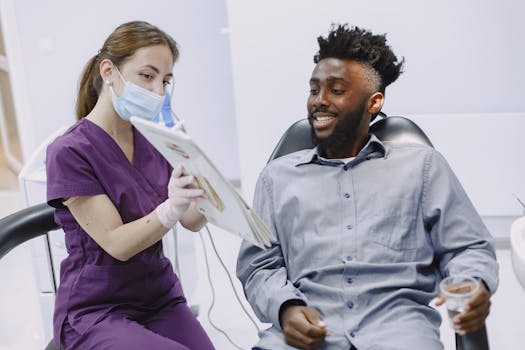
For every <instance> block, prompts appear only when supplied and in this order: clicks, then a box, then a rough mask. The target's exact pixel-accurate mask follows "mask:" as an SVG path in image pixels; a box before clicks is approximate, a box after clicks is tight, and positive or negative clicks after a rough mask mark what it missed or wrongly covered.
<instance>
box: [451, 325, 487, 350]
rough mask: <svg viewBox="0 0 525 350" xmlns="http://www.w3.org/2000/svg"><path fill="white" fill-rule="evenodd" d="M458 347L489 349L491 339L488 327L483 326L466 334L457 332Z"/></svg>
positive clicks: (458, 348) (472, 349)
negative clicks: (488, 334)
mask: <svg viewBox="0 0 525 350" xmlns="http://www.w3.org/2000/svg"><path fill="white" fill-rule="evenodd" d="M456 349H457V350H489V340H488V337H487V328H486V327H485V325H483V327H482V328H481V329H480V330H478V331H476V332H472V333H468V334H466V335H463V336H461V335H459V334H457V333H456Z"/></svg>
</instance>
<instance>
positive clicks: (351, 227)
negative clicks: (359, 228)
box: [346, 225, 354, 230]
mask: <svg viewBox="0 0 525 350" xmlns="http://www.w3.org/2000/svg"><path fill="white" fill-rule="evenodd" d="M346 228H347V229H348V230H351V229H353V228H354V227H353V226H352V225H346Z"/></svg>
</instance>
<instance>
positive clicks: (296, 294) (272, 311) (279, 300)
mask: <svg viewBox="0 0 525 350" xmlns="http://www.w3.org/2000/svg"><path fill="white" fill-rule="evenodd" d="M291 300H297V303H301V302H302V304H298V305H305V306H306V305H307V304H308V302H307V301H308V299H307V298H306V297H305V296H304V294H303V293H301V292H300V291H299V290H298V289H295V290H294V291H290V290H281V291H279V292H278V293H276V294H274V296H273V297H272V298H271V299H270V302H269V316H270V317H269V318H270V321H271V322H272V325H273V326H274V327H275V328H277V329H278V330H280V331H282V330H283V329H282V327H281V322H280V319H279V315H280V311H281V306H282V305H283V304H284V303H286V302H288V301H291ZM294 302H295V301H294Z"/></svg>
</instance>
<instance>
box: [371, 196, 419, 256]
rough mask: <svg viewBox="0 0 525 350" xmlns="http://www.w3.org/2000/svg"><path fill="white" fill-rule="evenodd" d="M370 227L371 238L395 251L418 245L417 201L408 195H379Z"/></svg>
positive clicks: (412, 248) (408, 249)
mask: <svg viewBox="0 0 525 350" xmlns="http://www.w3.org/2000/svg"><path fill="white" fill-rule="evenodd" d="M376 198H377V200H376V210H375V211H374V214H373V220H372V225H371V227H370V239H371V240H372V241H373V242H374V243H377V244H380V245H382V246H384V247H387V248H389V249H391V250H394V251H399V252H402V251H410V250H414V249H416V248H417V246H418V241H417V233H416V228H417V224H416V220H417V202H416V201H415V200H414V199H413V198H411V197H407V196H391V195H382V194H380V195H378V196H377V197H376Z"/></svg>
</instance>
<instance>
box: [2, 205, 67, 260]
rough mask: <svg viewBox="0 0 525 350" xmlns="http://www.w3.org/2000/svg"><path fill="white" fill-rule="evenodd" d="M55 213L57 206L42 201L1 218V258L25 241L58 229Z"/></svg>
mask: <svg viewBox="0 0 525 350" xmlns="http://www.w3.org/2000/svg"><path fill="white" fill-rule="evenodd" d="M54 213H55V208H53V207H51V206H49V205H48V204H47V203H42V204H38V205H34V206H32V207H29V208H25V209H22V210H20V211H17V212H16V213H13V214H11V215H9V216H6V217H5V218H3V219H0V259H2V258H3V257H4V256H5V255H6V254H7V253H9V252H10V251H11V249H13V248H15V247H16V246H18V245H20V244H22V243H24V242H25V241H27V240H30V239H31V238H34V237H38V236H41V235H44V234H46V233H47V232H49V231H53V230H56V229H57V228H58V225H57V224H56V223H55V219H54Z"/></svg>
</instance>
